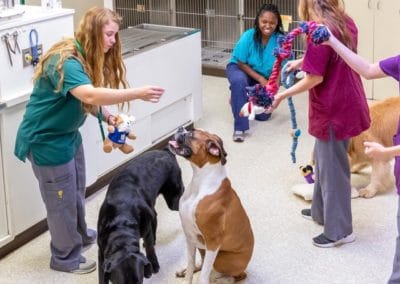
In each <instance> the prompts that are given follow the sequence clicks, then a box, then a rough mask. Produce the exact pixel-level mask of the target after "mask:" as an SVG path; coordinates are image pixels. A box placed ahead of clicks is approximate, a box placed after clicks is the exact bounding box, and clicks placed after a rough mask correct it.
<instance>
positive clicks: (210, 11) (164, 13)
mask: <svg viewBox="0 0 400 284" xmlns="http://www.w3.org/2000/svg"><path fill="white" fill-rule="evenodd" d="M264 3H273V4H276V5H277V6H278V8H279V10H280V12H281V14H282V15H286V16H290V17H291V19H292V23H290V24H289V26H288V30H291V29H293V28H294V27H296V26H297V24H298V23H297V21H298V17H297V0H272V1H262V0H114V7H115V10H116V11H117V12H118V13H119V14H120V15H121V16H122V17H123V18H124V24H123V26H122V28H127V27H129V26H135V25H138V24H142V23H148V24H159V25H167V26H180V27H188V28H197V29H200V30H201V38H202V61H203V65H210V66H214V67H216V68H223V69H224V68H225V66H226V64H227V62H228V61H229V58H230V55H231V52H232V49H233V47H234V46H235V43H236V41H237V40H238V39H239V37H240V35H241V34H242V33H243V32H244V31H245V30H246V29H248V28H250V27H252V26H253V24H254V18H255V15H256V13H257V11H258V9H259V8H260V7H261V5H262V4H264ZM294 49H295V52H296V53H301V52H302V51H303V50H304V46H303V42H302V40H301V39H296V40H295V43H294Z"/></svg>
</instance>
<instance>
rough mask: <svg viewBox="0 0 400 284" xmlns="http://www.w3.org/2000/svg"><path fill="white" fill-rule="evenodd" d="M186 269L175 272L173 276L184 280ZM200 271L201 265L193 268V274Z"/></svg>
mask: <svg viewBox="0 0 400 284" xmlns="http://www.w3.org/2000/svg"><path fill="white" fill-rule="evenodd" d="M186 269H187V268H185V269H182V270H179V271H177V272H175V276H176V277H178V278H184V277H185V276H186ZM200 270H201V265H196V266H195V267H194V270H193V273H196V272H199V271H200Z"/></svg>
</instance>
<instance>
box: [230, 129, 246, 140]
mask: <svg viewBox="0 0 400 284" xmlns="http://www.w3.org/2000/svg"><path fill="white" fill-rule="evenodd" d="M232 139H233V141H234V142H239V143H241V142H244V131H240V130H235V131H234V132H233V136H232Z"/></svg>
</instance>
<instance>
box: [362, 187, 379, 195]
mask: <svg viewBox="0 0 400 284" xmlns="http://www.w3.org/2000/svg"><path fill="white" fill-rule="evenodd" d="M377 192H378V190H377V189H376V188H373V187H370V186H367V187H364V188H361V189H360V190H359V191H358V193H359V194H360V197H364V198H372V197H374V196H375V195H376V193H377Z"/></svg>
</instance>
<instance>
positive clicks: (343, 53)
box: [326, 31, 387, 80]
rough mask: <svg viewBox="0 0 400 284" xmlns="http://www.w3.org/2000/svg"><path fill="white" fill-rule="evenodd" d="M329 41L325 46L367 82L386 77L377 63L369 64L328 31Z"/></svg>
mask: <svg viewBox="0 0 400 284" xmlns="http://www.w3.org/2000/svg"><path fill="white" fill-rule="evenodd" d="M329 33H330V37H329V40H328V41H326V44H327V45H329V46H330V47H332V48H333V49H334V50H335V51H336V53H337V54H339V56H340V57H342V58H343V60H344V61H345V62H346V63H347V64H348V65H349V66H350V67H351V68H352V69H353V70H354V71H356V72H357V73H358V74H360V75H361V76H362V77H364V78H365V79H367V80H371V79H378V78H383V77H386V76H387V75H386V74H385V73H384V72H383V71H382V69H381V67H380V66H379V63H369V62H368V61H367V60H365V59H364V58H363V57H361V56H360V55H358V54H357V53H355V52H353V51H352V50H351V49H349V48H348V47H346V46H345V45H344V44H343V43H341V42H340V41H339V40H338V39H337V38H336V37H335V36H334V35H333V34H332V33H331V32H330V31H329Z"/></svg>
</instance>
